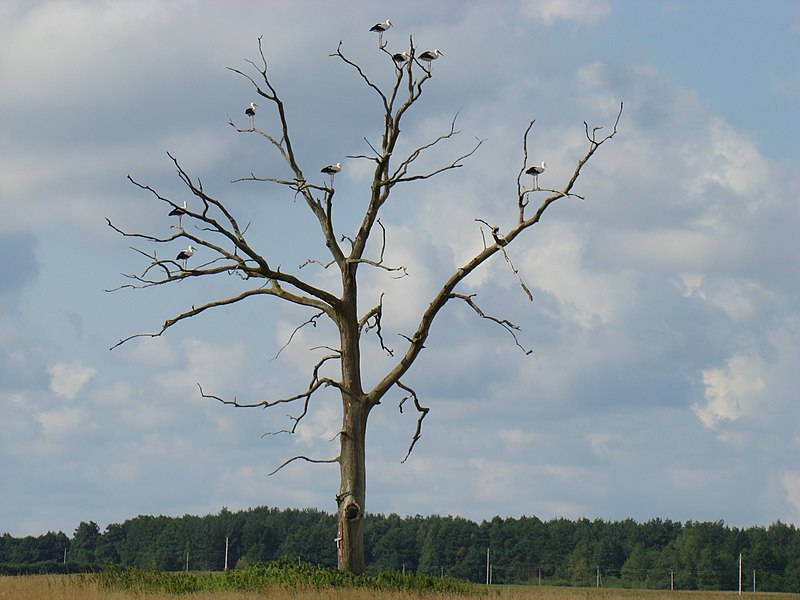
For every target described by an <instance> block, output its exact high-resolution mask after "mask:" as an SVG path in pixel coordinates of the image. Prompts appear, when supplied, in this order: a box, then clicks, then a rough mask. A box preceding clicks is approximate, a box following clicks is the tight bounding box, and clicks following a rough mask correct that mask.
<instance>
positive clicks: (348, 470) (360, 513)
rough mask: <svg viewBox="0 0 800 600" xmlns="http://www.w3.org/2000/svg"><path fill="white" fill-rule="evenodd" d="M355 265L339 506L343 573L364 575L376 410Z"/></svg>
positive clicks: (346, 276)
mask: <svg viewBox="0 0 800 600" xmlns="http://www.w3.org/2000/svg"><path fill="white" fill-rule="evenodd" d="M356 268H357V264H356V263H349V264H347V265H345V266H344V268H343V272H342V287H343V290H344V292H343V294H342V310H341V312H340V314H339V317H340V320H339V335H340V338H341V351H342V356H341V363H342V388H341V392H342V415H343V416H342V430H341V432H340V434H339V438H340V440H339V442H340V454H339V469H340V485H339V494H338V496H337V497H336V501H337V503H338V505H339V508H338V522H339V535H338V536H337V539H338V542H337V543H338V564H339V570H340V571H350V572H352V573H363V572H364V569H365V566H366V565H365V561H364V512H365V510H364V506H365V500H366V491H367V472H366V435H367V417H368V416H369V411H370V409H371V408H372V407H371V406H370V404H369V401H368V399H367V397H366V395H365V394H364V391H363V389H362V386H361V349H360V343H359V342H360V340H359V337H360V331H359V329H360V328H359V322H358V316H357V313H356V297H357V294H356V288H357V285H356Z"/></svg>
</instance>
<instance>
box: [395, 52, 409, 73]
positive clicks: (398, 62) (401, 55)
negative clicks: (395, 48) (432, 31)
mask: <svg viewBox="0 0 800 600" xmlns="http://www.w3.org/2000/svg"><path fill="white" fill-rule="evenodd" d="M410 59H411V57H410V56H409V55H408V52H398V53H397V54H392V60H393V61H394V66H395V67H397V69H398V70H400V69H402V68H403V67H404V66H405V64H406V63H407V62H408V61H409V60H410Z"/></svg>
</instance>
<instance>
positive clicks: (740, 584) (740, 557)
mask: <svg viewBox="0 0 800 600" xmlns="http://www.w3.org/2000/svg"><path fill="white" fill-rule="evenodd" d="M739 595H740V596H741V595H742V553H741V552H739Z"/></svg>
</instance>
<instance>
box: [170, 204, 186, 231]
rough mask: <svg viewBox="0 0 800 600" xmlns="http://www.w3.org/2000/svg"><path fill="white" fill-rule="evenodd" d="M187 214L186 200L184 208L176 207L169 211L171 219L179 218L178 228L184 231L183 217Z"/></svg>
mask: <svg viewBox="0 0 800 600" xmlns="http://www.w3.org/2000/svg"><path fill="white" fill-rule="evenodd" d="M185 214H186V200H184V201H183V208H181V207H180V206H176V207H175V208H173V209H172V210H171V211H169V216H170V217H178V227H180V228H181V229H183V225H182V224H181V222H182V221H183V215H185Z"/></svg>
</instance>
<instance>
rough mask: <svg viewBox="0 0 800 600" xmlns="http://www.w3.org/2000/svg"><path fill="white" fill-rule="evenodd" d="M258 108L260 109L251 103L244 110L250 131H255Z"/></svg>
mask: <svg viewBox="0 0 800 600" xmlns="http://www.w3.org/2000/svg"><path fill="white" fill-rule="evenodd" d="M256 108H258V104H256V103H255V102H251V103H250V106H248V107H247V108H245V109H244V114H246V115H247V120H248V121H249V123H250V129H255V121H256Z"/></svg>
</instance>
